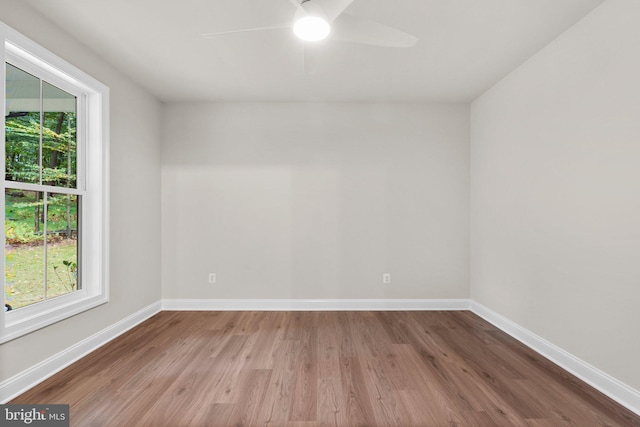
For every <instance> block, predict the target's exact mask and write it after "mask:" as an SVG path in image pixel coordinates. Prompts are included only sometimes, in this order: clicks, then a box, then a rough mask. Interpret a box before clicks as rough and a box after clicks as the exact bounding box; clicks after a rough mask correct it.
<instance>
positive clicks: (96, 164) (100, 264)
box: [0, 21, 109, 344]
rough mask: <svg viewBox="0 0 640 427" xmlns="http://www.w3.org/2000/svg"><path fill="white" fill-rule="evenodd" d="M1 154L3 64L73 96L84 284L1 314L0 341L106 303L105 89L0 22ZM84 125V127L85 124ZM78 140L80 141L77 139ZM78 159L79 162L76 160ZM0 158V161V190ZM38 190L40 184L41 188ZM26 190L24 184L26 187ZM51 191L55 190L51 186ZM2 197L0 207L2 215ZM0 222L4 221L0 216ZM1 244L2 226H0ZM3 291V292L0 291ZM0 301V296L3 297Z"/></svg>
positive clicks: (0, 265) (0, 147)
mask: <svg viewBox="0 0 640 427" xmlns="http://www.w3.org/2000/svg"><path fill="white" fill-rule="evenodd" d="M0 59H2V67H0V68H1V69H0V93H1V94H2V107H1V108H2V117H1V118H0V127H1V128H2V130H1V135H0V139H1V140H0V153H1V154H2V158H3V159H4V157H5V152H4V144H5V134H4V133H5V114H6V113H5V108H6V107H5V106H6V101H5V97H6V88H5V81H6V80H5V78H6V77H5V69H6V67H5V65H4V64H5V63H6V62H9V63H12V64H14V65H15V66H17V67H25V68H26V69H25V71H28V72H34V74H35V75H36V76H37V77H39V78H42V79H43V80H46V81H48V82H50V83H51V84H54V85H56V86H58V87H60V88H61V89H63V90H65V91H67V92H69V93H72V94H73V95H76V96H77V99H78V106H77V108H78V112H79V113H81V114H82V115H83V116H84V120H78V124H77V126H78V128H77V131H76V132H77V135H78V146H77V152H76V155H77V156H78V169H77V171H76V174H77V190H73V189H72V191H71V192H72V193H84V196H83V197H82V210H83V212H84V214H83V216H82V221H81V224H82V225H81V226H82V234H81V235H82V236H83V237H82V242H81V244H80V245H79V246H80V249H79V253H78V256H79V257H80V259H81V260H82V270H81V274H82V278H81V280H82V283H83V287H82V288H81V289H79V290H77V291H74V292H72V293H69V294H65V295H62V296H58V297H55V298H52V299H50V300H46V301H42V302H38V303H34V304H31V305H29V306H26V307H22V308H20V309H18V310H13V311H10V312H4V310H3V311H2V314H1V315H0V344H2V343H4V342H7V341H10V340H12V339H15V338H18V337H20V336H23V335H25V334H28V333H30V332H33V331H35V330H37V329H40V328H43V327H46V326H49V325H51V324H53V323H56V322H59V321H61V320H63V319H66V318H68V317H71V316H74V315H76V314H79V313H81V312H83V311H86V310H89V309H91V308H94V307H97V306H99V305H101V304H104V303H106V302H108V301H109V88H108V87H107V86H105V85H104V84H102V83H100V82H99V81H97V80H95V79H94V78H92V77H91V76H89V75H88V74H86V73H84V72H83V71H81V70H79V69H78V68H76V67H74V66H73V65H71V64H69V63H68V62H66V61H65V60H63V59H61V58H59V57H58V56H56V55H54V54H53V53H51V52H49V51H48V50H47V49H45V48H44V47H42V46H40V45H39V44H37V43H35V42H33V41H32V40H30V39H29V38H27V37H26V36H24V35H22V34H20V33H19V32H17V31H15V30H14V29H12V28H11V27H9V26H7V25H6V24H4V23H3V22H1V21H0ZM85 125H86V126H85ZM80 138H82V140H83V141H82V143H80ZM81 159H82V161H80V160H81ZM4 167H5V162H4V160H3V161H2V162H1V164H0V173H1V174H2V182H3V188H6V184H5V181H4V176H5V175H4ZM11 186H12V187H16V186H20V187H22V186H24V187H29V184H26V183H16V182H13V181H12V182H11ZM40 188H41V187H40ZM25 189H27V188H25ZM48 190H51V192H56V190H59V188H57V187H51V188H50V189H47V191H48ZM4 208H5V206H4V196H3V197H1V198H0V210H1V211H2V212H3V213H4ZM3 221H4V219H3ZM0 237H1V238H2V241H3V242H4V227H0ZM4 262H5V259H4V255H3V256H2V257H0V271H2V283H3V292H4ZM3 295H4V294H3ZM3 299H4V297H3Z"/></svg>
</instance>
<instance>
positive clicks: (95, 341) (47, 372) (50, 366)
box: [0, 301, 162, 403]
mask: <svg viewBox="0 0 640 427" xmlns="http://www.w3.org/2000/svg"><path fill="white" fill-rule="evenodd" d="M161 308H162V305H161V304H160V302H159V301H158V302H155V303H153V304H151V305H149V306H147V307H145V308H143V309H142V310H139V311H137V312H136V313H133V314H132V315H130V316H128V317H126V318H124V319H122V320H120V321H119V322H117V323H115V324H113V325H111V326H109V327H108V328H105V329H103V330H102V331H100V332H98V333H96V334H94V335H92V336H90V337H88V338H86V339H84V340H82V341H80V342H79V343H77V344H75V345H72V346H71V347H69V348H67V349H65V350H63V351H61V352H60V353H58V354H55V355H53V356H51V357H49V358H48V359H45V360H43V361H42V362H40V363H38V364H36V365H34V366H32V367H31V368H29V369H27V370H25V371H22V372H21V373H19V374H18V375H15V376H13V377H11V378H9V379H7V380H5V381H3V382H2V383H0V403H6V402H8V401H10V400H11V399H13V398H15V397H17V396H19V395H20V394H22V393H24V392H25V391H27V390H29V389H30V388H32V387H34V386H35V385H37V384H39V383H41V382H42V381H44V380H46V379H47V378H49V377H50V376H52V375H54V374H55V373H57V372H59V371H61V370H62V369H64V368H66V367H67V366H69V365H70V364H72V363H73V362H75V361H77V360H78V359H80V358H82V357H84V356H86V355H87V354H89V353H91V352H92V351H94V350H95V349H97V348H99V347H101V346H103V345H104V344H106V343H108V342H109V341H111V340H112V339H114V338H116V337H117V336H118V335H121V334H123V333H125V332H126V331H128V330H129V329H131V328H133V327H134V326H136V325H138V324H140V323H142V322H143V321H145V320H147V319H148V318H150V317H151V316H153V315H154V314H156V313H158V312H160V310H161Z"/></svg>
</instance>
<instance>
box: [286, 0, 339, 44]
mask: <svg viewBox="0 0 640 427" xmlns="http://www.w3.org/2000/svg"><path fill="white" fill-rule="evenodd" d="M330 32H331V26H330V25H329V21H327V18H326V16H325V14H324V12H323V11H322V9H320V8H319V7H318V5H316V4H314V3H312V2H311V1H309V0H307V1H303V2H302V4H301V5H300V9H299V10H298V13H297V14H296V16H295V19H294V22H293V33H294V34H295V35H296V36H297V37H298V38H299V39H302V40H304V41H307V42H317V41H320V40H323V39H325V38H327V36H328V35H329V33H330Z"/></svg>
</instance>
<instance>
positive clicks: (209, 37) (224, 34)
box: [200, 24, 291, 39]
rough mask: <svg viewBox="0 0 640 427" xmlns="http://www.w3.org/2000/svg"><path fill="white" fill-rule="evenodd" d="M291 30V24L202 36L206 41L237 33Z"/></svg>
mask: <svg viewBox="0 0 640 427" xmlns="http://www.w3.org/2000/svg"><path fill="white" fill-rule="evenodd" d="M289 28H291V24H283V25H274V26H272V27H257V28H241V29H239V30H231V31H219V32H217V33H205V34H200V35H201V36H202V37H204V38H205V39H213V38H216V37H219V36H226V35H227V34H236V33H250V32H254V31H273V30H286V29H289Z"/></svg>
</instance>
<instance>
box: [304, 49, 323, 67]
mask: <svg viewBox="0 0 640 427" xmlns="http://www.w3.org/2000/svg"><path fill="white" fill-rule="evenodd" d="M319 49H320V47H319V46H311V45H309V44H308V43H305V45H304V73H305V74H315V73H316V71H317V70H318V64H320V51H319Z"/></svg>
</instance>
